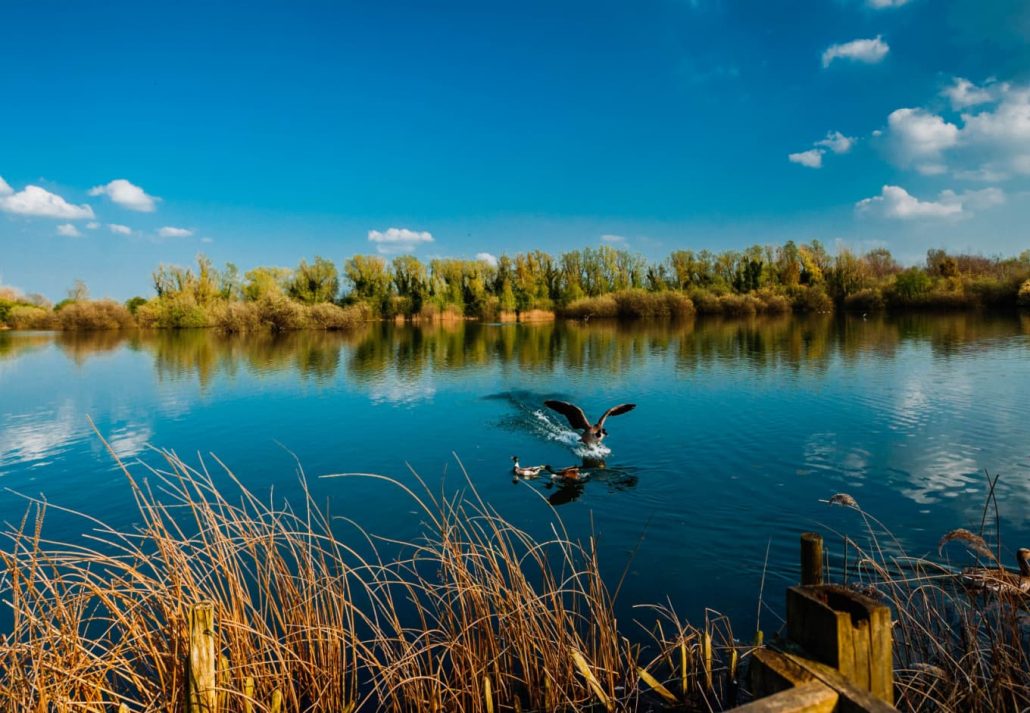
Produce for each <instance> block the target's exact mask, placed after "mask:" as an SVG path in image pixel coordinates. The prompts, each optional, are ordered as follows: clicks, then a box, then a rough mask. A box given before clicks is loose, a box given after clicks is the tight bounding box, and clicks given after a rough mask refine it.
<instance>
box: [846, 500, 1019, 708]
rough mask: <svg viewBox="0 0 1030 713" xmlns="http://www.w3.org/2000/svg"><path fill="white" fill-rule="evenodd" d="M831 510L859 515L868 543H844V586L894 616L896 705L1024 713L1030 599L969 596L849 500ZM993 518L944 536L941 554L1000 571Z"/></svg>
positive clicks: (955, 579) (984, 593) (943, 568)
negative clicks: (960, 555)
mask: <svg viewBox="0 0 1030 713" xmlns="http://www.w3.org/2000/svg"><path fill="white" fill-rule="evenodd" d="M995 484H996V480H995V481H992V482H991V492H992V493H993V486H994V485H995ZM990 501H991V496H989V498H988V502H990ZM829 502H830V503H831V504H839V505H843V506H845V507H847V508H850V509H852V510H854V511H855V513H856V517H857V518H858V523H857V525H858V527H859V529H860V532H861V533H862V534H861V535H859V536H858V537H855V536H851V535H849V534H848V533H840V534H841V537H842V539H843V541H844V542H845V553H844V557H843V562H844V565H843V566H842V567H841V568H840V570H838V571H839V573H840V575H841V578H842V579H843V581H844V583H846V584H847V585H848V586H851V587H854V588H856V589H858V590H860V591H862V592H863V593H865V594H868V595H871V596H874V597H876V598H879V599H881V600H882V601H884V602H886V603H887V604H889V605H890V607H891V609H892V610H893V619H894V621H895V633H894V638H895V646H894V680H895V690H896V701H895V705H896V706H897V707H898V708H899V709H901V710H907V711H969V712H971V713H979V712H981V711H982V712H984V713H986V712H987V711H1012V712H1013V713H1016V712H1018V711H1024V710H1026V709H1027V707H1028V706H1030V622H1028V620H1027V616H1026V607H1027V603H1028V595H1026V594H1024V593H1018V592H1012V591H1006V590H999V591H991V590H990V589H980V590H972V589H970V588H967V587H966V586H964V585H963V583H962V576H961V570H960V569H959V568H958V567H956V566H953V565H952V564H951V563H950V562H948V561H946V560H945V561H944V562H937V561H933V560H930V559H927V558H924V557H913V556H910V555H908V554H907V553H906V552H905V550H904V548H903V547H902V545H901V543H900V541H899V539H898V538H896V537H895V536H894V535H892V534H891V533H890V532H889V531H888V530H887V528H886V527H884V526H883V524H882V523H881V522H880V521H879V520H877V519H876V518H874V517H873V516H872V515H870V514H869V513H867V512H865V511H864V510H862V509H861V507H860V506H859V504H858V502H856V501H855V499H854V498H852V497H851V496H849V495H847V494H843V493H842V494H838V495H836V496H834V498H832V499H831V500H830V501H829ZM987 514H988V509H987V508H986V507H985V509H984V519H983V521H982V522H981V524H980V532H979V533H974V532H971V531H970V530H967V529H964V528H959V529H956V530H952V531H951V532H949V533H946V534H945V535H944V537H942V538H941V542H940V547H941V548H942V552H947V551H948V550H958V549H959V547H960V546H961V547H962V549H964V550H965V553H966V554H965V557H964V559H968V558H970V557H972V558H973V560H974V561H975V562H977V563H984V564H986V565H987V567H988V568H991V569H994V570H997V569H999V568H1000V567H1001V563H1000V562H999V555H1000V552H999V550H1000V545H999V544H998V542H997V540H998V539H999V538H1000V535H999V533H998V532H997V531H996V532H995V533H994V539H995V548H994V549H992V547H990V545H989V544H988V541H987V536H986V534H985V526H986V522H987ZM997 529H1000V528H997ZM1013 561H1014V560H1013ZM848 562H850V563H852V564H851V565H850V566H849V565H848V564H847V563H848Z"/></svg>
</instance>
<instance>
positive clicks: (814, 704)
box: [733, 681, 840, 713]
mask: <svg viewBox="0 0 1030 713" xmlns="http://www.w3.org/2000/svg"><path fill="white" fill-rule="evenodd" d="M839 698H840V697H839V696H838V694H837V692H836V691H834V690H833V689H832V688H830V687H828V686H825V685H823V684H822V683H820V682H819V681H809V682H808V683H803V684H801V685H800V686H796V687H794V688H790V689H787V690H786V691H781V692H779V693H776V694H773V695H771V696H767V697H765V698H760V699H758V700H757V701H752V702H751V703H748V704H747V705H744V706H740V707H739V708H734V709H733V712H734V713H833V711H834V710H836V707H837V701H838V700H839Z"/></svg>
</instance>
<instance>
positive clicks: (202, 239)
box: [200, 238, 215, 243]
mask: <svg viewBox="0 0 1030 713" xmlns="http://www.w3.org/2000/svg"><path fill="white" fill-rule="evenodd" d="M214 241H215V239H214V238H201V239H200V242H202V243H213V242H214Z"/></svg>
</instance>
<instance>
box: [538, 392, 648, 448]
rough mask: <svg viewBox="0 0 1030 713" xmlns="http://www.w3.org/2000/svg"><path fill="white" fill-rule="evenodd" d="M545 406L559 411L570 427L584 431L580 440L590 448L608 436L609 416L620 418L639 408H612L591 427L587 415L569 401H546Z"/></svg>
mask: <svg viewBox="0 0 1030 713" xmlns="http://www.w3.org/2000/svg"><path fill="white" fill-rule="evenodd" d="M544 406H546V407H547V408H549V409H553V410H555V411H557V412H558V413H560V414H561V415H562V416H564V417H565V418H566V419H568V421H569V425H570V426H572V427H573V428H574V429H576V430H577V431H582V435H580V437H579V440H581V441H582V442H583V443H585V444H587V445H588V446H592V445H595V444H599V443H600V442H601V441H603V440H604V437H605V436H607V435H608V431H606V430H604V422H605V420H606V419H607V418H608V417H609V416H618V415H619V414H623V413H627V412H629V411H632V410H633V409H635V408H636V407H637V405H636V404H619V405H618V406H612V407H611V408H610V409H608V410H607V411H605V412H604V414H603V415H602V416H601V418H600V420H599V421H598V422H597V423H595V424H594V425H590V421H588V420H587V415H586V414H585V413H583V409H581V408H580V407H579V406H576V405H575V404H570V403H568V402H567V401H544Z"/></svg>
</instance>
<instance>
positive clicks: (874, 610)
mask: <svg viewBox="0 0 1030 713" xmlns="http://www.w3.org/2000/svg"><path fill="white" fill-rule="evenodd" d="M822 563H823V538H822V537H820V536H819V534H817V533H814V532H806V533H805V534H803V535H802V536H801V581H802V585H801V586H798V587H790V588H789V589H787V638H788V639H790V642H791V644H793V645H794V646H797V647H800V648H801V649H802V650H803V653H801V654H798V653H788V651H773V650H771V649H759V650H757V651H755V653H754V655H753V656H752V658H751V663H750V677H751V690H752V692H753V693H754V694H755V695H756V696H757V697H758V698H757V700H755V701H754V702H753V703H750V704H748V705H747V706H743V707H741V708H736V709H734V710H735V712H736V713H773V712H775V713H786V712H787V711H789V712H791V713H801V712H802V711H804V713H831V712H832V711H835V712H837V713H897V709H895V708H894V706H893V703H894V666H893V664H894V661H893V655H894V652H893V640H892V634H891V614H890V608H889V607H887V606H886V605H885V604H881V603H880V602H878V601H876V600H874V599H871V598H869V597H867V596H865V595H862V594H859V593H858V592H855V591H852V590H851V589H848V588H847V587H840V586H835V585H830V584H823V583H822V581H823V568H822ZM787 648H788V649H790V647H787Z"/></svg>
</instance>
